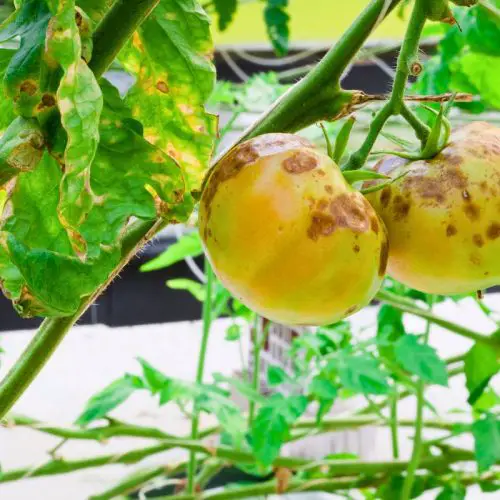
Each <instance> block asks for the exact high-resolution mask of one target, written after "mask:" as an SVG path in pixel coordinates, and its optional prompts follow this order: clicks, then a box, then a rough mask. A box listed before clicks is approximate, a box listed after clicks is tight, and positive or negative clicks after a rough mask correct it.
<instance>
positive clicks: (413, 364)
mask: <svg viewBox="0 0 500 500" xmlns="http://www.w3.org/2000/svg"><path fill="white" fill-rule="evenodd" d="M394 354H395V356H396V360H397V361H398V362H399V363H400V364H401V366H402V367H403V368H404V369H405V370H407V371H409V372H410V373H413V374H415V375H418V376H419V377H420V378H421V379H422V380H424V381H426V382H430V383H433V384H439V385H443V386H447V385H448V373H447V371H446V365H445V363H444V362H443V361H442V360H441V359H439V357H438V355H437V354H436V351H435V349H433V348H432V347H430V346H428V345H424V344H420V343H419V342H418V337H417V336H416V335H404V336H403V337H401V338H400V339H399V340H398V341H397V342H396V345H395V348H394Z"/></svg>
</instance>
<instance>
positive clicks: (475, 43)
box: [457, 7, 500, 56]
mask: <svg viewBox="0 0 500 500" xmlns="http://www.w3.org/2000/svg"><path fill="white" fill-rule="evenodd" d="M457 12H461V13H463V15H462V16H460V18H459V20H458V21H459V23H460V27H461V28H462V32H463V33H462V36H464V37H465V41H466V43H467V45H468V46H469V48H470V50H472V51H473V52H479V53H483V54H488V55H493V56H500V47H499V45H498V40H500V18H499V17H498V16H496V15H494V14H493V13H492V12H490V11H489V10H487V9H485V8H483V7H475V8H472V9H468V10H465V9H457Z"/></svg>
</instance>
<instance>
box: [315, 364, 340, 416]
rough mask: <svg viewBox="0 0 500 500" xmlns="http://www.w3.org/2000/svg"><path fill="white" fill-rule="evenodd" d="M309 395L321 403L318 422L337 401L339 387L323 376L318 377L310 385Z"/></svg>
mask: <svg viewBox="0 0 500 500" xmlns="http://www.w3.org/2000/svg"><path fill="white" fill-rule="evenodd" d="M309 393H310V395H311V396H313V397H314V398H315V399H316V400H318V402H319V407H318V412H317V414H316V420H317V422H320V421H321V419H322V418H323V417H324V416H325V415H326V414H327V413H328V412H329V411H330V409H331V407H332V406H333V403H334V402H335V400H336V399H337V394H338V389H337V386H336V385H335V384H334V383H333V382H332V381H331V380H329V379H328V378H324V377H323V376H322V375H321V374H320V375H316V377H314V378H313V379H312V381H311V384H310V385H309Z"/></svg>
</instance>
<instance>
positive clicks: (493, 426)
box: [472, 414, 500, 472]
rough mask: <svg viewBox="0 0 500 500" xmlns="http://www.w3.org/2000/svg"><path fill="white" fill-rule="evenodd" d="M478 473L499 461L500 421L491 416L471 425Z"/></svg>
mask: <svg viewBox="0 0 500 500" xmlns="http://www.w3.org/2000/svg"><path fill="white" fill-rule="evenodd" d="M472 434H473V435H474V443H475V446H474V448H475V454H476V461H477V466H478V469H479V472H484V471H486V470H488V469H489V468H490V467H491V466H492V465H493V464H494V463H495V462H497V461H498V460H500V420H498V418H497V417H495V416H494V415H492V414H488V415H486V417H485V418H483V419H481V420H477V421H476V422H474V424H473V425H472Z"/></svg>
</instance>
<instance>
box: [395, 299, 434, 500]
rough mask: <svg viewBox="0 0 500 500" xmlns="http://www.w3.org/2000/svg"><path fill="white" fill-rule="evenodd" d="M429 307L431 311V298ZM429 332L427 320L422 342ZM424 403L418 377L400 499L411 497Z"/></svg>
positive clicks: (423, 385)
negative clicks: (411, 449) (413, 419)
mask: <svg viewBox="0 0 500 500" xmlns="http://www.w3.org/2000/svg"><path fill="white" fill-rule="evenodd" d="M429 309H430V310H431V312H432V300H431V306H430V307H429ZM430 332H431V323H430V321H427V324H426V325H425V333H424V344H428V343H429V335H430ZM424 403H425V382H424V381H423V380H422V379H420V380H419V381H418V387H417V412H416V420H415V434H414V436H413V451H412V455H411V460H410V463H409V464H408V470H407V471H406V477H405V480H404V483H403V488H402V491H401V500H409V499H410V498H411V491H412V488H413V483H414V482H415V474H416V472H417V469H418V464H419V463H420V459H421V457H422V431H423V428H424V426H423V418H424Z"/></svg>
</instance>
